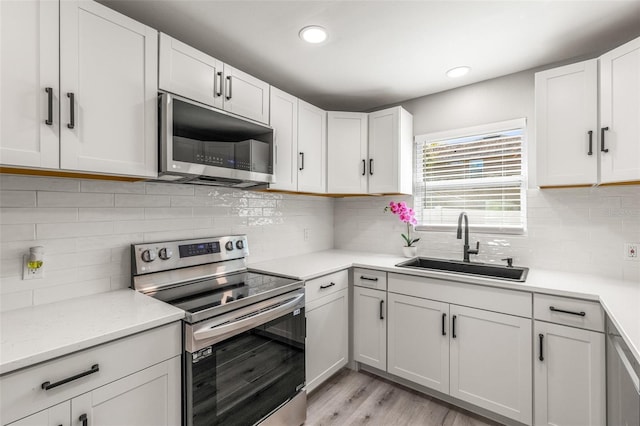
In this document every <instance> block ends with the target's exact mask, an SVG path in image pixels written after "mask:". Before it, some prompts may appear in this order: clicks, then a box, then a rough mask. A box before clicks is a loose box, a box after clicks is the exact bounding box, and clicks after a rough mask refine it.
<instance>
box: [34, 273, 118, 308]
mask: <svg viewBox="0 0 640 426" xmlns="http://www.w3.org/2000/svg"><path fill="white" fill-rule="evenodd" d="M109 290H111V283H110V279H109V278H102V279H98V280H92V281H83V282H77V283H71V284H64V285H58V286H55V287H47V288H41V289H35V290H34V291H33V304H34V305H42V304H45V303H52V302H58V301H60V300H66V299H73V298H76V297H81V296H88V295H90V294H98V293H105V292H107V291H109Z"/></svg>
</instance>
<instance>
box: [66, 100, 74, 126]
mask: <svg viewBox="0 0 640 426" xmlns="http://www.w3.org/2000/svg"><path fill="white" fill-rule="evenodd" d="M67 98H69V124H67V127H68V128H70V129H73V128H75V127H76V116H75V112H76V102H75V99H76V96H75V95H74V94H73V93H72V92H69V93H67Z"/></svg>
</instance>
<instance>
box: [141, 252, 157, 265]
mask: <svg viewBox="0 0 640 426" xmlns="http://www.w3.org/2000/svg"><path fill="white" fill-rule="evenodd" d="M141 257H142V260H143V261H145V262H147V263H149V262H153V261H154V260H156V251H155V250H154V249H148V250H145V251H143V252H142V255H141Z"/></svg>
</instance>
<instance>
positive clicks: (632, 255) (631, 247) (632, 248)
mask: <svg viewBox="0 0 640 426" xmlns="http://www.w3.org/2000/svg"><path fill="white" fill-rule="evenodd" d="M638 248H640V243H626V244H625V245H624V258H625V259H626V260H636V261H637V260H640V257H639V256H638Z"/></svg>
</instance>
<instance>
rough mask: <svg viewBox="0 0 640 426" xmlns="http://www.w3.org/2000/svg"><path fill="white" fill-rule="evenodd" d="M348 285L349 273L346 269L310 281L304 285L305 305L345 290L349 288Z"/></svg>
mask: <svg viewBox="0 0 640 426" xmlns="http://www.w3.org/2000/svg"><path fill="white" fill-rule="evenodd" d="M348 284H349V271H348V270H346V269H345V270H344V271H340V272H336V273H333V274H329V275H325V276H323V277H320V278H314V279H312V280H309V281H307V282H305V284H304V292H305V294H304V297H305V303H307V304H308V303H310V302H313V301H315V300H317V299H319V298H321V297H323V296H327V295H329V294H333V293H335V292H337V291H340V290H343V289H345V288H347V286H348Z"/></svg>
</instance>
